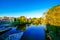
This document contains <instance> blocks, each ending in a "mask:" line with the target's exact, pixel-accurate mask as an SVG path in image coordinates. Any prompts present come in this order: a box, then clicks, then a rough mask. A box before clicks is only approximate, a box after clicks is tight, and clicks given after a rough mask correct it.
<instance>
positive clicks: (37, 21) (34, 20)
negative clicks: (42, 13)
mask: <svg viewBox="0 0 60 40" xmlns="http://www.w3.org/2000/svg"><path fill="white" fill-rule="evenodd" d="M39 23H40V21H39V18H32V24H34V25H38V24H39Z"/></svg>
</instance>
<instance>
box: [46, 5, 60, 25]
mask: <svg viewBox="0 0 60 40" xmlns="http://www.w3.org/2000/svg"><path fill="white" fill-rule="evenodd" d="M45 17H46V21H47V22H48V23H49V24H51V25H55V26H60V5H57V6H54V7H52V8H50V9H49V10H48V12H47V13H46V16H45Z"/></svg>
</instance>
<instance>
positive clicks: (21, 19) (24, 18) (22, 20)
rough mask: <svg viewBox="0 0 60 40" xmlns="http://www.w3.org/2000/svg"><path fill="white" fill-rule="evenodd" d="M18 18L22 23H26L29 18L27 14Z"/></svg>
mask: <svg viewBox="0 0 60 40" xmlns="http://www.w3.org/2000/svg"><path fill="white" fill-rule="evenodd" d="M18 20H19V21H20V23H26V22H27V19H26V17H25V16H21V17H19V18H18Z"/></svg>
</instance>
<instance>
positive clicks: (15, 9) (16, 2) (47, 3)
mask: <svg viewBox="0 0 60 40" xmlns="http://www.w3.org/2000/svg"><path fill="white" fill-rule="evenodd" d="M58 4H60V0H0V17H2V16H9V17H10V16H13V17H19V16H26V17H28V18H29V17H41V16H43V13H44V12H46V11H47V10H48V9H49V8H51V7H52V6H56V5H58Z"/></svg>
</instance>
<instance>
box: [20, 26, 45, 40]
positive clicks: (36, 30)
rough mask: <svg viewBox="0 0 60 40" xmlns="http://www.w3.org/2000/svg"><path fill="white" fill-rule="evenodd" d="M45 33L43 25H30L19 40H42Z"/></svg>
mask: <svg viewBox="0 0 60 40" xmlns="http://www.w3.org/2000/svg"><path fill="white" fill-rule="evenodd" d="M44 38H45V31H44V26H43V25H38V26H36V25H30V27H28V28H27V29H26V31H25V32H24V34H23V36H22V38H21V40H44Z"/></svg>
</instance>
